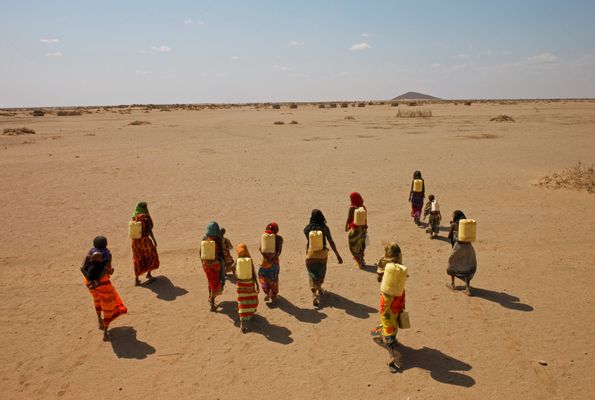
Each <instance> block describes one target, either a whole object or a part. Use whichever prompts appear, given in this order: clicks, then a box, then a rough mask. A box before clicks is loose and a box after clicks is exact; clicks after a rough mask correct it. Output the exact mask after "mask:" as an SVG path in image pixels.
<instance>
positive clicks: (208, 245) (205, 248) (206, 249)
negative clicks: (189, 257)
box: [200, 240, 216, 261]
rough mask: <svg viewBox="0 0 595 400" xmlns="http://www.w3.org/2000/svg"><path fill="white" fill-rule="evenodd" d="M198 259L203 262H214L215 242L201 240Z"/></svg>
mask: <svg viewBox="0 0 595 400" xmlns="http://www.w3.org/2000/svg"><path fill="white" fill-rule="evenodd" d="M200 258H201V259H202V260H204V261H214V260H215V258H216V256H215V241H214V240H203V241H201V242H200Z"/></svg>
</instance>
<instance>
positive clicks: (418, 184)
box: [413, 179, 424, 193]
mask: <svg viewBox="0 0 595 400" xmlns="http://www.w3.org/2000/svg"><path fill="white" fill-rule="evenodd" d="M423 190H424V181H423V180H422V179H414V180H413V191H414V192H415V193H421V192H422V191H423Z"/></svg>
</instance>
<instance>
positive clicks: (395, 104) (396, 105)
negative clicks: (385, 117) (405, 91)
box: [390, 101, 399, 107]
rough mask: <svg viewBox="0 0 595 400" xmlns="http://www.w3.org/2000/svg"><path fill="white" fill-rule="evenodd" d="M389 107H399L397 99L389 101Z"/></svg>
mask: <svg viewBox="0 0 595 400" xmlns="http://www.w3.org/2000/svg"><path fill="white" fill-rule="evenodd" d="M390 106H391V107H399V102H398V101H393V102H392V103H390Z"/></svg>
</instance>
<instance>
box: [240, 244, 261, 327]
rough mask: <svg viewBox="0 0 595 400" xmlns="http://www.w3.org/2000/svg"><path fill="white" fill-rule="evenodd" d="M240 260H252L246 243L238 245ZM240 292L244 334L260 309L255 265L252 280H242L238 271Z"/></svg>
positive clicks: (241, 324)
mask: <svg viewBox="0 0 595 400" xmlns="http://www.w3.org/2000/svg"><path fill="white" fill-rule="evenodd" d="M236 250H237V252H238V258H251V257H250V253H249V252H248V247H247V246H246V245H245V244H244V243H240V244H238V246H237V248H236ZM236 284H237V290H238V314H239V315H240V329H241V330H242V332H246V331H247V330H248V321H250V319H251V318H252V316H253V315H254V314H255V313H256V307H258V293H259V290H258V282H257V281H256V273H255V272H254V263H252V275H251V276H250V279H240V276H239V271H238V279H237V283H236Z"/></svg>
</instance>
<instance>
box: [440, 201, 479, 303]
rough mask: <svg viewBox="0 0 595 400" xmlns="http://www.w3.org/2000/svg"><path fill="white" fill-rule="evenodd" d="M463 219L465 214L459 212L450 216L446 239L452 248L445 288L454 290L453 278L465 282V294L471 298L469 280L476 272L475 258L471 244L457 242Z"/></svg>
mask: <svg viewBox="0 0 595 400" xmlns="http://www.w3.org/2000/svg"><path fill="white" fill-rule="evenodd" d="M464 218H465V214H464V213H463V212H462V211H461V210H456V211H455V212H454V213H453V214H452V221H451V223H450V231H449V233H448V237H449V238H450V240H451V243H452V245H453V247H452V253H451V255H450V257H449V258H448V267H447V268H446V273H447V274H448V275H450V278H451V281H450V285H449V284H447V287H448V288H450V289H453V290H454V289H455V278H459V279H461V280H462V281H464V282H465V294H466V295H468V296H471V279H473V276H475V272H476V271H477V257H476V256H475V249H474V248H473V245H472V244H471V243H468V242H459V241H458V240H457V238H458V230H459V221H460V220H461V219H464Z"/></svg>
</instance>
